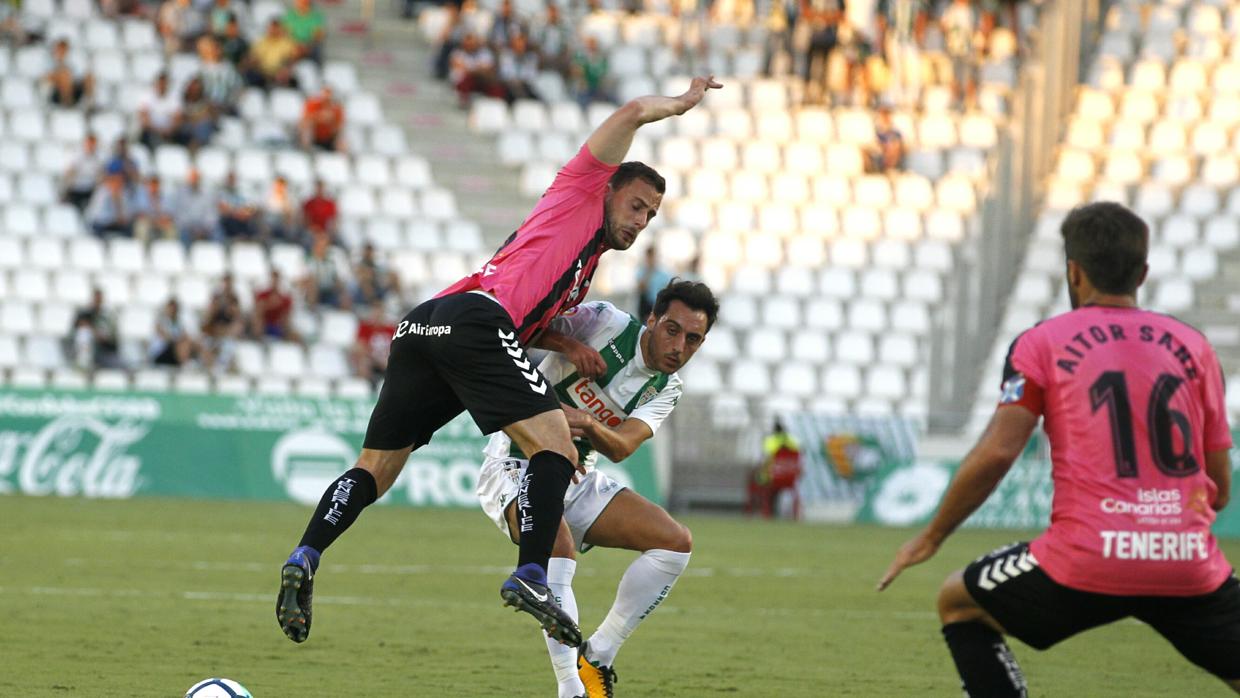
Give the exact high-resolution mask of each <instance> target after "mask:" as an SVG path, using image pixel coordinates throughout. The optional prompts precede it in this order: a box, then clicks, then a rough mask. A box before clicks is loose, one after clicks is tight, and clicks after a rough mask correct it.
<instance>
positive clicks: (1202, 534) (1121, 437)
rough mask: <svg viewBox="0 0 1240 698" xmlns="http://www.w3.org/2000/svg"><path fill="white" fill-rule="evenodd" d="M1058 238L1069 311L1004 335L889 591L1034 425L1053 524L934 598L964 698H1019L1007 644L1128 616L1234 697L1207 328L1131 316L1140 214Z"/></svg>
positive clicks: (1234, 608) (982, 490)
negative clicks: (997, 389) (965, 447)
mask: <svg viewBox="0 0 1240 698" xmlns="http://www.w3.org/2000/svg"><path fill="white" fill-rule="evenodd" d="M1060 232H1061V233H1062V234H1063V243H1064V256H1065V258H1066V262H1067V264H1066V271H1067V274H1066V277H1067V279H1066V280H1067V288H1068V297H1069V299H1070V300H1071V302H1072V308H1073V310H1072V311H1071V312H1068V313H1064V314H1063V315H1059V316H1057V317H1053V318H1051V319H1049V320H1047V321H1045V322H1042V323H1040V324H1038V325H1036V326H1034V327H1032V328H1030V329H1029V330H1028V331H1026V332H1025V333H1023V334H1021V335H1020V336H1019V337H1017V338H1016V341H1014V342H1012V346H1011V349H1010V350H1009V352H1008V357H1007V363H1006V365H1005V367H1004V375H1003V385H1002V392H1001V395H1000V398H999V405H998V407H996V409H995V413H994V416H993V417H991V420H990V424H988V425H987V427H986V431H985V432H984V433H983V434H982V435H981V436H980V437H979V438H978V442H977V445H976V446H974V447H973V449H972V450H971V451H970V452H969V454H968V455H967V456H965V459H964V460H963V461H962V462H961V464H960V468H959V470H958V471H957V472H956V477H955V478H953V480H952V482H951V485H950V486H948V488H947V492H946V493H944V495H943V501H942V503H941V504H940V505H939V509H938V511H937V512H935V515H934V517H933V519H931V521H930V523H928V524H927V525H926V527H925V528H924V529H923V530H922V531H921V532H919V533H918V534H917V535H916V536H914V537H913V538H912V539H911V540H909V541H908V542H907V543H905V544H904V545H903V546H902V547H901V548H900V550H899V552H898V553H896V557H895V559H894V560H893V561H892V563H891V565H890V566H889V567H888V568H887V572H886V574H884V575H883V577H882V579H881V580H880V581H879V589H880V590H882V589H885V588H886V587H887V586H888V585H889V584H891V582H892V580H894V579H895V578H896V576H897V575H899V574H900V572H901V571H902V570H904V569H905V568H906V567H909V566H910V565H916V564H918V563H921V562H924V561H926V560H928V559H930V558H931V557H932V556H933V555H934V554H935V553H936V552H937V551H938V549H939V547H940V546H941V545H942V544H943V541H944V540H945V539H946V538H947V537H948V536H949V535H951V533H952V531H954V530H955V529H956V528H957V527H958V526H959V525H960V524H961V523H963V522H964V521H965V520H966V519H967V518H968V517H969V515H970V514H972V513H973V512H974V511H976V510H977V508H978V507H979V506H981V505H982V503H983V502H985V501H986V498H987V497H988V496H989V495H990V493H991V492H993V491H994V489H995V487H996V486H997V485H998V484H999V481H1000V480H1002V479H1003V477H1004V475H1006V474H1007V472H1008V469H1009V468H1011V466H1012V463H1013V461H1015V460H1016V458H1017V457H1019V455H1020V454H1021V452H1022V451H1023V450H1024V447H1025V445H1026V444H1027V443H1028V442H1029V438H1030V437H1031V436H1032V435H1033V430H1034V429H1035V428H1036V427H1037V425H1038V421H1039V420H1041V421H1042V427H1043V429H1044V430H1045V431H1046V435H1047V438H1048V439H1049V441H1050V446H1051V461H1052V466H1051V467H1052V481H1053V484H1054V499H1053V503H1052V507H1051V522H1050V527H1049V528H1047V530H1046V532H1044V533H1043V534H1042V535H1041V536H1039V537H1037V538H1036V539H1034V540H1033V541H1031V542H1018V543H1014V544H1012V545H1008V546H1005V547H1002V548H999V549H996V550H993V551H991V552H990V553H987V554H985V555H983V556H981V557H979V558H977V559H976V560H974V561H973V562H972V563H970V564H968V565H966V566H965V567H964V568H963V569H960V570H957V571H955V572H953V573H951V574H950V575H948V577H947V579H946V580H945V581H944V582H943V585H942V586H941V587H940V588H939V597H938V613H939V620H940V621H941V622H942V630H943V639H944V640H945V641H946V642H947V647H948V649H949V650H950V651H951V654H952V660H953V661H954V663H955V665H956V671H957V672H958V673H959V674H960V678H961V680H962V682H963V684H964V689H965V694H966V695H970V696H987V697H988V698H1027V696H1028V688H1027V686H1026V684H1025V677H1024V674H1023V673H1022V672H1021V669H1020V665H1019V664H1018V663H1017V661H1016V657H1015V656H1014V655H1013V654H1012V650H1011V648H1009V647H1008V645H1007V643H1006V642H1005V641H1004V639H1003V635H1011V636H1013V637H1016V638H1018V639H1020V640H1021V641H1022V642H1024V643H1025V644H1027V645H1029V646H1030V647H1033V648H1035V649H1039V650H1044V649H1047V648H1049V647H1051V646H1053V645H1055V644H1056V643H1058V642H1061V641H1062V640H1064V639H1066V638H1069V637H1072V636H1073V635H1076V634H1077V633H1080V632H1084V631H1087V630H1090V629H1092V628H1096V627H1098V626H1101V625H1106V624H1108V623H1112V622H1115V621H1117V620H1121V619H1123V618H1130V617H1131V618H1136V619H1137V620H1140V621H1142V622H1143V623H1144V624H1145V625H1147V626H1148V627H1149V628H1151V629H1153V630H1154V631H1155V632H1157V633H1158V634H1160V635H1162V636H1163V637H1164V638H1166V640H1167V641H1168V642H1170V643H1171V645H1172V646H1173V647H1175V649H1176V650H1177V651H1178V652H1179V653H1180V654H1181V655H1183V656H1184V657H1185V658H1187V659H1188V660H1189V661H1191V662H1192V663H1193V664H1195V665H1197V666H1199V667H1201V668H1202V669H1205V670H1206V671H1208V672H1210V673H1211V674H1213V675H1214V676H1216V677H1218V678H1219V679H1222V680H1223V681H1224V682H1226V683H1227V685H1228V686H1230V687H1231V688H1232V689H1233V690H1234V691H1236V692H1237V693H1240V578H1237V577H1236V575H1235V573H1234V572H1233V570H1232V568H1231V565H1230V564H1228V562H1227V560H1226V559H1225V558H1224V557H1223V554H1222V553H1221V552H1220V551H1219V549H1218V544H1217V543H1216V541H1215V540H1214V536H1213V535H1211V533H1210V525H1211V524H1212V523H1213V522H1214V519H1215V512H1217V511H1220V510H1221V509H1223V508H1224V507H1226V506H1227V504H1228V502H1229V501H1230V496H1231V462H1230V457H1229V451H1230V448H1231V434H1230V432H1229V431H1228V427H1227V417H1226V413H1225V411H1224V401H1223V378H1222V371H1221V369H1220V368H1219V362H1218V358H1217V357H1216V356H1215V354H1214V349H1213V348H1211V346H1210V343H1209V342H1208V341H1207V340H1206V338H1205V337H1203V336H1202V335H1201V333H1199V332H1197V331H1196V330H1194V329H1193V328H1191V327H1189V326H1188V325H1185V324H1184V323H1182V322H1180V321H1178V320H1176V319H1175V318H1172V317H1169V316H1167V315H1160V314H1158V313H1152V312H1149V311H1147V310H1142V309H1140V308H1138V307H1137V289H1138V288H1139V287H1140V286H1141V284H1142V282H1144V281H1145V275H1146V273H1147V272H1148V271H1149V264H1148V262H1147V258H1148V255H1149V227H1148V226H1147V225H1146V224H1145V222H1144V221H1142V220H1141V219H1140V218H1139V217H1138V216H1137V215H1136V214H1134V213H1133V212H1132V211H1129V210H1128V209H1126V208H1124V207H1123V206H1122V205H1120V204H1116V203H1111V202H1096V203H1091V204H1087V205H1085V206H1081V207H1080V208H1077V209H1075V210H1073V211H1072V212H1071V213H1069V214H1068V216H1067V217H1066V218H1065V219H1064V222H1063V224H1062V226H1061V228H1060ZM1083 690H1084V692H1085V693H1088V690H1087V689H1083Z"/></svg>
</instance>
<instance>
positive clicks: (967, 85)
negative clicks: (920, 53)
mask: <svg viewBox="0 0 1240 698" xmlns="http://www.w3.org/2000/svg"><path fill="white" fill-rule="evenodd" d="M977 20H978V18H977V10H975V9H973V6H972V5H971V4H970V3H969V0H952V4H951V5H949V6H948V7H947V8H946V9H945V10H943V14H942V15H940V16H939V27H940V29H941V30H942V32H943V42H944V44H945V47H946V49H947V56H948V58H950V59H951V62H952V93H953V95H954V96H955V99H956V103H957V104H959V105H961V106H963V107H965V108H969V107H971V106H972V105H973V104H974V103H975V102H976V98H977V71H978V52H979V50H980V46H979V43H980V42H979V41H978V37H977V27H978V25H977Z"/></svg>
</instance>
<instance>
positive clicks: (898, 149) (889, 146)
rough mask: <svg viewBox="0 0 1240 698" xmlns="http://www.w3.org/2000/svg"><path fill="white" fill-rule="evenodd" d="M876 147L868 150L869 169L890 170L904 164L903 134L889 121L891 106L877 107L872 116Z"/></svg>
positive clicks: (876, 170) (875, 170) (897, 168)
mask: <svg viewBox="0 0 1240 698" xmlns="http://www.w3.org/2000/svg"><path fill="white" fill-rule="evenodd" d="M874 140H875V141H876V147H875V148H874V149H873V150H872V151H871V152H870V169H871V170H872V171H874V172H884V173H886V172H891V171H893V170H899V169H900V168H901V167H903V166H904V134H902V133H900V130H899V129H897V128H896V127H895V124H894V123H892V121H891V108H890V107H879V109H878V112H877V113H876V114H875V116H874Z"/></svg>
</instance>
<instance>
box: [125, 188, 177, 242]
mask: <svg viewBox="0 0 1240 698" xmlns="http://www.w3.org/2000/svg"><path fill="white" fill-rule="evenodd" d="M133 235H134V237H135V238H137V239H139V240H142V241H143V242H145V241H147V240H151V239H157V238H165V239H168V240H179V239H180V237H181V236H180V233H178V232H177V225H176V202H175V201H174V200H173V197H172V195H171V194H170V193H168V192H165V191H164V190H163V187H161V186H160V183H159V177H155V176H150V177H147V178H146V182H145V183H144V186H142V187H140V188H138V191H137V192H136V193H135V194H134V203H133Z"/></svg>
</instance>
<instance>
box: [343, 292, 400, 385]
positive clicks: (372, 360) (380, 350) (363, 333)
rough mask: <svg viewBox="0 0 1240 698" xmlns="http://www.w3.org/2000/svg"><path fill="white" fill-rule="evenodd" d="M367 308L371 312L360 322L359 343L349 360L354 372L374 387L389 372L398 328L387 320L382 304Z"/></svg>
mask: <svg viewBox="0 0 1240 698" xmlns="http://www.w3.org/2000/svg"><path fill="white" fill-rule="evenodd" d="M366 307H367V308H368V310H369V312H368V313H367V314H366V315H365V316H363V317H361V318H359V320H358V323H357V341H355V342H354V343H353V348H352V349H350V350H349V360H350V361H351V362H352V363H353V372H354V373H356V374H357V375H358V377H360V378H365V379H366V380H368V381H370V384H371V385H372V386H374V385H378V383H379V381H380V380H381V379H382V378H383V374H384V373H385V372H386V371H387V364H388V352H389V350H390V349H391V346H392V335H393V334H395V333H396V326H395V325H393V324H392V321H391V320H388V319H387V314H386V313H385V312H384V309H383V304H382V303H371V304H370V305H368V306H366Z"/></svg>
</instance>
